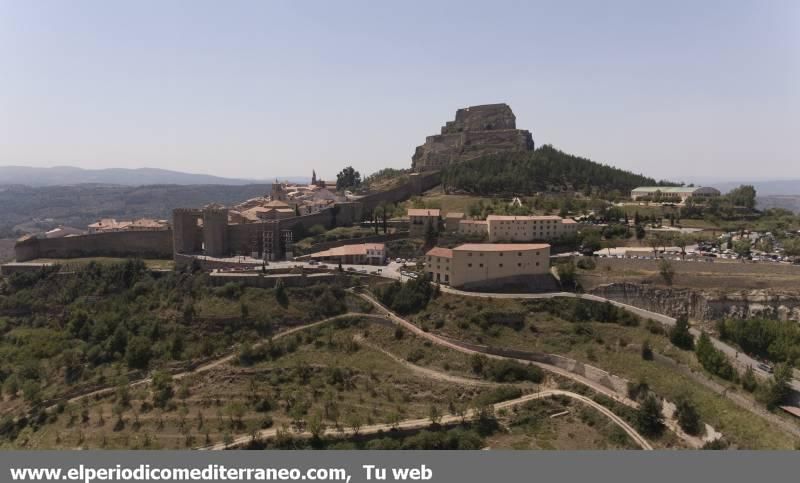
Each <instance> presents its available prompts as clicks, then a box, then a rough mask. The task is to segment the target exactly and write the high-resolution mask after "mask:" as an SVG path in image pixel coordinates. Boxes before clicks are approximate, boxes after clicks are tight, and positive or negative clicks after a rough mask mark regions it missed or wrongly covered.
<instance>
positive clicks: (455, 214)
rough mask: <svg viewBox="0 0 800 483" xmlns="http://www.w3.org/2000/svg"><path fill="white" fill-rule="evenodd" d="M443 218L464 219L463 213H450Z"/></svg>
mask: <svg viewBox="0 0 800 483" xmlns="http://www.w3.org/2000/svg"><path fill="white" fill-rule="evenodd" d="M445 218H464V213H460V212H458V211H451V212H450V213H448V214H447V215H446V216H445Z"/></svg>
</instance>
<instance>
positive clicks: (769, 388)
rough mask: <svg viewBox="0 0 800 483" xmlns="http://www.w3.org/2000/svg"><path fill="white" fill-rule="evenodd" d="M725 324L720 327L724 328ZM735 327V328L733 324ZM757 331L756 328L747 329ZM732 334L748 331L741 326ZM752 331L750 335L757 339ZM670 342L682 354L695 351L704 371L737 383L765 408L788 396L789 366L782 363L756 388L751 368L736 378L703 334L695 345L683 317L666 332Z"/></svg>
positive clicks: (707, 336) (779, 402)
mask: <svg viewBox="0 0 800 483" xmlns="http://www.w3.org/2000/svg"><path fill="white" fill-rule="evenodd" d="M725 325H728V324H723V325H721V327H724V326H725ZM734 325H737V324H734ZM750 327H758V325H750ZM723 330H725V331H728V332H726V336H729V335H730V334H731V329H730V328H728V329H723ZM735 330H737V331H741V330H747V329H743V328H742V327H741V326H740V327H737V328H736V329H735ZM757 332H758V330H757V329H756V330H754V331H753V334H751V335H754V336H755V337H756V339H758V336H757V335H756V333H757ZM669 339H670V341H671V342H672V343H673V344H674V345H675V346H677V347H679V348H681V349H683V350H694V352H695V355H696V356H697V360H698V361H699V362H700V364H701V365H702V366H703V368H704V369H705V370H707V371H708V372H710V373H711V374H714V375H716V376H718V377H721V378H723V379H725V380H728V381H732V382H737V383H740V384H741V385H742V387H743V388H744V389H745V390H746V391H749V392H755V393H756V399H758V400H759V401H761V402H762V403H763V404H764V405H765V406H767V408H769V409H773V408H775V407H777V406H779V405H780V404H782V403H783V402H784V401H785V400H786V399H787V398H788V396H789V394H790V392H791V388H790V383H791V381H792V377H793V372H792V366H791V364H788V363H781V364H778V365H776V366H775V369H774V372H773V376H772V379H771V380H770V381H767V382H766V383H764V384H759V383H758V381H757V380H756V377H755V374H754V372H753V368H752V367H748V368H747V370H746V371H745V372H744V374H739V373H738V371H736V369H735V368H734V367H733V365H732V364H731V362H730V360H729V359H728V357H727V356H726V355H725V353H723V352H722V351H721V350H719V349H717V348H716V347H714V344H713V343H712V342H711V338H710V337H709V335H708V334H707V333H706V332H702V333H701V334H700V337H699V338H698V339H697V341H695V339H694V336H693V335H692V334H691V333H690V331H689V321H688V319H687V318H686V317H685V316H683V317H679V318H678V319H677V321H676V324H675V326H674V327H673V328H672V329H671V330H670V332H669Z"/></svg>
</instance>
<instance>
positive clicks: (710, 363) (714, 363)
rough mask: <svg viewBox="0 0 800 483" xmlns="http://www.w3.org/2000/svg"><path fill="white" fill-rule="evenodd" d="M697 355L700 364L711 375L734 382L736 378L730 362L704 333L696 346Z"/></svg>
mask: <svg viewBox="0 0 800 483" xmlns="http://www.w3.org/2000/svg"><path fill="white" fill-rule="evenodd" d="M695 354H696V355H697V360H698V361H700V364H701V365H702V366H703V367H704V368H705V369H706V370H707V371H708V372H710V373H712V374H715V375H717V376H719V377H721V378H723V379H727V380H729V381H732V380H733V379H734V378H735V376H736V371H735V370H734V369H733V366H732V365H731V363H730V361H729V360H728V358H727V356H725V354H724V353H723V352H722V351H721V350H719V349H717V348H716V347H714V344H712V343H711V338H710V337H709V336H708V334H707V333H706V332H705V331H703V332H702V333H701V334H700V338H699V339H698V340H697V344H696V346H695Z"/></svg>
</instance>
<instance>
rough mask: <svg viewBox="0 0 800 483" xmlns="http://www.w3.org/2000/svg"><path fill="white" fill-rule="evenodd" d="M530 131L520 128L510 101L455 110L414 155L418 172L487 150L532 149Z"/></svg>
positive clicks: (506, 151)
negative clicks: (438, 132) (450, 117)
mask: <svg viewBox="0 0 800 483" xmlns="http://www.w3.org/2000/svg"><path fill="white" fill-rule="evenodd" d="M533 147H534V145H533V136H532V135H531V133H530V131H527V130H524V129H517V118H516V117H515V116H514V113H513V112H512V111H511V108H510V107H509V106H508V104H486V105H483V106H472V107H467V108H464V109H459V110H458V111H456V118H455V120H454V121H448V122H447V123H446V124H445V125H444V126H443V127H442V133H441V134H437V135H434V136H428V137H427V138H426V139H425V144H423V145H422V146H418V147H417V149H416V151H415V152H414V156H413V157H412V158H411V167H412V168H413V170H414V171H416V172H423V171H434V170H439V169H442V168H445V167H447V166H449V165H450V164H453V163H459V162H462V161H468V160H470V159H474V158H477V157H480V156H484V155H487V154H498V153H508V152H521V151H532V150H533Z"/></svg>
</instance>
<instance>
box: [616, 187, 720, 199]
mask: <svg viewBox="0 0 800 483" xmlns="http://www.w3.org/2000/svg"><path fill="white" fill-rule="evenodd" d="M719 195H720V192H719V190H718V189H716V188H711V187H708V186H641V187H639V188H636V189H634V190H633V191H631V199H632V200H634V201H636V200H639V199H642V198H648V199H652V200H654V201H672V202H675V203H684V202H686V200H688V199H689V198H692V199H706V198H715V197H717V196H719Z"/></svg>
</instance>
